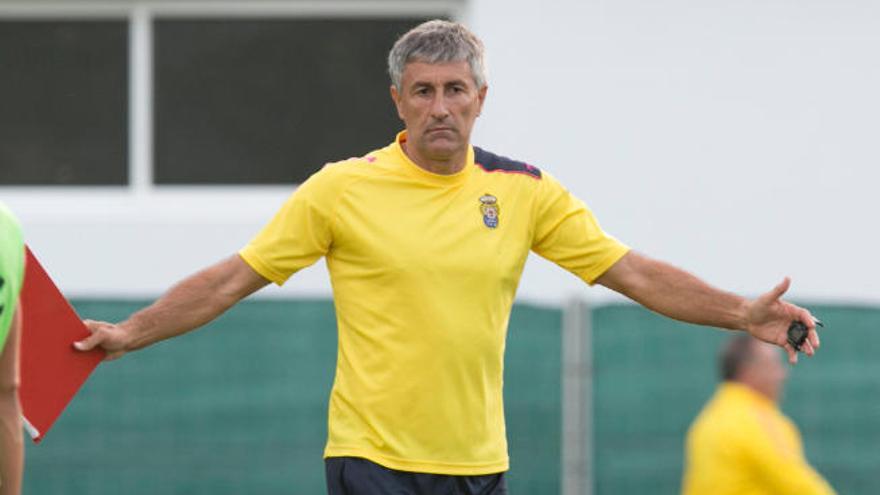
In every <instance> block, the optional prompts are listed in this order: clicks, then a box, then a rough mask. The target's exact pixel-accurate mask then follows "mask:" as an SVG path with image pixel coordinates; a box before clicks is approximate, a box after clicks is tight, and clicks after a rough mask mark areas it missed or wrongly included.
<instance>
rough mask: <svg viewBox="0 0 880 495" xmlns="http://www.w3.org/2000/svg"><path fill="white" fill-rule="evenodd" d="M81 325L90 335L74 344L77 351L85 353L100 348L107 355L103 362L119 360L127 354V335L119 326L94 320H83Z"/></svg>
mask: <svg viewBox="0 0 880 495" xmlns="http://www.w3.org/2000/svg"><path fill="white" fill-rule="evenodd" d="M83 323H85V325H86V328H88V329H89V331H90V332H92V334H91V335H89V336H88V337H86V338H84V339H83V340H80V341H78V342H74V344H73V347H74V348H76V349H77V350H79V351H83V352H85V351H91V350H92V349H94V348H96V347H100V348H101V349H104V351H105V352H106V353H107V356H106V357H105V358H104V361H112V360H114V359H119V358H120V357H122V355H123V354H125V353H126V352H128V340H129V339H128V335H127V334H126V332H125V330H124V329H123V328H122V327H121V326H120V325H114V324H112V323H107V322H106V321H94V320H83Z"/></svg>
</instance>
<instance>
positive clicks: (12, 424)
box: [0, 203, 25, 495]
mask: <svg viewBox="0 0 880 495" xmlns="http://www.w3.org/2000/svg"><path fill="white" fill-rule="evenodd" d="M24 260H25V257H24V240H23V237H22V234H21V227H20V226H19V224H18V221H17V220H16V219H15V217H14V216H13V215H12V212H10V211H9V209H8V208H7V207H6V206H5V205H4V204H3V203H0V349H2V354H0V494H2V495H10V494H17V493H20V492H21V478H22V471H23V469H24V445H23V440H22V432H21V429H22V425H21V405H20V404H19V402H18V382H19V380H18V347H19V340H20V337H21V311H20V307H19V302H18V296H19V293H20V292H21V286H22V282H23V281H24Z"/></svg>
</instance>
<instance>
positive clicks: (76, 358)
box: [19, 248, 104, 443]
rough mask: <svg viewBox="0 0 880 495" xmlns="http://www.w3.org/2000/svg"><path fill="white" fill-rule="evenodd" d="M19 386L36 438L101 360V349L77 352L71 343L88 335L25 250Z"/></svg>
mask: <svg viewBox="0 0 880 495" xmlns="http://www.w3.org/2000/svg"><path fill="white" fill-rule="evenodd" d="M21 308H22V316H23V318H22V333H21V370H20V371H21V388H20V389H19V397H20V399H21V408H22V413H23V415H24V421H25V427H26V429H27V430H28V433H30V435H31V438H32V439H33V440H34V442H36V443H39V442H40V440H42V439H43V437H44V436H45V435H46V432H47V431H49V428H51V427H52V424H53V423H55V420H56V419H58V417H59V416H60V415H61V412H62V411H64V408H66V407H67V404H69V403H70V401H71V399H73V396H74V395H76V392H77V391H78V390H79V388H80V387H81V386H82V385H83V383H85V381H86V380H87V379H88V377H89V375H90V374H91V373H92V371H93V370H94V369H95V367H97V366H98V364H99V363H100V362H101V361H102V360H103V359H104V351H103V350H101V349H95V350H92V351H89V352H80V351H77V350H75V349H74V348H73V343H74V342H75V341H77V340H82V339H83V338H85V337H87V336H88V335H89V330H88V329H87V328H86V326H85V325H84V324H83V322H82V320H81V319H80V317H79V316H78V315H77V314H76V312H75V311H74V310H73V308H72V307H71V306H70V303H68V302H67V300H66V299H65V298H64V296H63V295H62V294H61V292H60V291H59V290H58V287H56V286H55V283H54V282H52V279H51V278H49V275H48V274H47V273H46V271H45V270H44V269H43V267H42V266H41V265H40V263H39V262H38V261H37V258H36V257H35V256H34V254H33V253H32V252H31V250H30V248H28V249H27V268H26V270H25V276H24V286H23V287H22V290H21Z"/></svg>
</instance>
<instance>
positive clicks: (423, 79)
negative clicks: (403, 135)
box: [391, 61, 487, 161]
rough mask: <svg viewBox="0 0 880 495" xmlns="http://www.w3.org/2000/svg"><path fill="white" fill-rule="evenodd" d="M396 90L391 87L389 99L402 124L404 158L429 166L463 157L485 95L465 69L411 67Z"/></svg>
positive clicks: (450, 65) (462, 64)
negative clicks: (428, 161)
mask: <svg viewBox="0 0 880 495" xmlns="http://www.w3.org/2000/svg"><path fill="white" fill-rule="evenodd" d="M400 86H401V89H400V91H398V90H397V88H396V87H394V86H391V98H392V99H393V100H394V104H395V105H396V106H397V114H398V115H399V116H400V118H401V119H402V120H403V122H404V124H406V130H407V152H408V153H410V154H412V155H415V157H416V158H418V159H427V160H432V161H447V160H450V159H456V158H458V156H457V155H460V154H461V153H462V152H466V150H467V146H468V144H469V143H470V136H471V130H472V129H473V127H474V121H475V120H476V119H477V116H479V115H480V111H481V110H482V108H483V101H484V100H485V98H486V89H487V88H486V86H483V87H482V88H477V86H476V83H475V82H474V78H473V75H472V74H471V70H470V66H469V65H468V63H467V62H465V61H461V62H448V63H440V64H428V63H423V62H410V63H409V64H407V65H406V67H405V68H404V70H403V77H402V78H401V84H400Z"/></svg>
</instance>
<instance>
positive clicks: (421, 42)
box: [388, 20, 486, 91]
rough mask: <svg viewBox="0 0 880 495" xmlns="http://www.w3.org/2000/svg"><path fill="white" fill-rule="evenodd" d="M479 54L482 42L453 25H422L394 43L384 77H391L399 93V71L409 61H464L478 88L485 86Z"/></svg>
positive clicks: (461, 27) (400, 75)
mask: <svg viewBox="0 0 880 495" xmlns="http://www.w3.org/2000/svg"><path fill="white" fill-rule="evenodd" d="M483 51H484V49H483V42H482V41H480V39H479V38H477V37H476V35H474V33H472V32H470V31H469V30H468V28H466V27H464V26H463V25H461V24H459V23H457V22H449V21H442V20H433V21H428V22H424V23H422V24H419V25H418V26H416V27H414V28H412V29H410V30H409V32H407V33H406V34H404V35H403V36H401V37H400V38H399V39H398V40H397V42H396V43H394V47H392V48H391V53H389V54H388V75H389V76H391V83H392V84H394V87H396V88H397V90H398V91H400V90H401V89H402V88H401V87H400V84H401V79H402V78H403V70H404V68H406V64H408V63H410V62H425V63H428V64H442V63H446V62H467V63H468V65H470V67H471V75H472V76H473V78H474V82H475V83H476V84H477V88H482V87H483V86H485V85H486V67H485V62H484V61H483Z"/></svg>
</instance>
